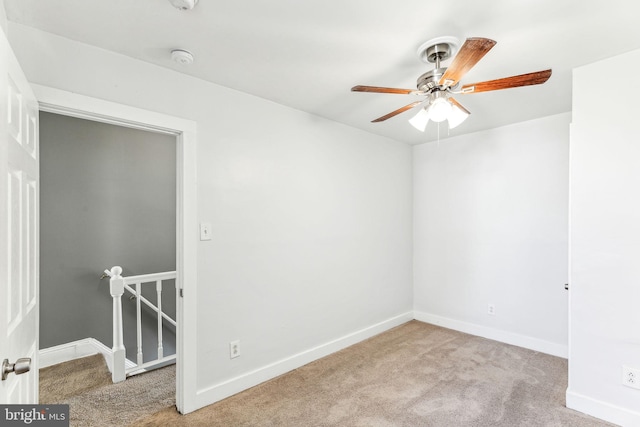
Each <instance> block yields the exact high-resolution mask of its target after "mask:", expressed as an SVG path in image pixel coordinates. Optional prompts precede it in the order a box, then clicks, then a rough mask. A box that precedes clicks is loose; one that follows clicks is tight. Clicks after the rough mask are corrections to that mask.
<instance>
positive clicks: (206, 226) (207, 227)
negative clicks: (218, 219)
mask: <svg viewBox="0 0 640 427" xmlns="http://www.w3.org/2000/svg"><path fill="white" fill-rule="evenodd" d="M200 240H211V224H210V223H208V222H201V223H200Z"/></svg>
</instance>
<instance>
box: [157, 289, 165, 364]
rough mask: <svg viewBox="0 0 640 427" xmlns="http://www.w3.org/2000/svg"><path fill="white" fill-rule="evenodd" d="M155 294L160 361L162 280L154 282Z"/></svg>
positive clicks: (160, 357) (159, 356) (161, 352)
mask: <svg viewBox="0 0 640 427" xmlns="http://www.w3.org/2000/svg"><path fill="white" fill-rule="evenodd" d="M156 293H157V294H158V359H162V358H163V357H164V356H163V353H164V349H163V347H162V280H156Z"/></svg>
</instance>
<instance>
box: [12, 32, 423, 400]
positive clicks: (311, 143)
mask: <svg viewBox="0 0 640 427" xmlns="http://www.w3.org/2000/svg"><path fill="white" fill-rule="evenodd" d="M9 39H10V41H11V43H12V46H13V48H14V50H15V51H16V55H17V56H18V59H19V60H20V62H21V64H22V67H23V69H24V70H25V72H26V74H27V77H28V78H29V79H30V81H31V82H34V83H38V84H42V85H46V86H51V87H55V88H59V89H63V90H67V91H71V92H76V93H80V94H84V95H88V96H92V97H96V98H101V99H105V100H109V101H114V102H119V103H122V104H127V105H132V106H135V107H139V108H144V109H148V110H153V111H158V112H161V113H165V114H169V115H173V116H178V117H183V118H187V119H191V120H195V121H196V122H197V126H198V159H199V160H198V198H199V215H200V218H199V220H201V221H208V222H211V223H212V224H213V240H212V241H210V242H201V243H200V246H199V251H198V278H199V279H198V280H199V283H198V296H197V298H198V304H199V305H198V325H199V329H198V331H197V335H198V354H197V357H198V365H197V366H194V367H193V369H195V370H197V373H198V374H197V376H198V388H199V390H200V391H201V396H200V397H199V401H198V405H199V406H202V405H204V404H207V403H210V402H211V401H212V400H214V399H219V398H221V397H224V395H225V394H228V393H232V392H234V391H238V390H239V389H240V388H242V387H246V386H248V385H251V384H252V382H255V381H253V380H259V379H260V380H262V379H266V378H268V377H269V376H270V375H274V374H277V373H279V370H280V367H282V368H283V369H284V368H289V369H290V368H291V367H295V366H296V364H299V363H304V362H306V361H308V360H309V359H310V358H313V357H317V356H319V355H322V353H323V351H325V350H327V351H329V350H335V349H336V348H339V347H340V346H344V345H348V344H349V343H351V342H353V341H354V340H357V339H361V338H362V337H364V336H366V335H367V334H370V333H373V332H376V331H380V330H382V329H384V328H388V327H390V326H392V325H395V324H398V323H401V322H403V321H404V320H408V319H410V318H411V313H410V312H411V309H412V306H411V300H412V287H411V281H412V277H411V276H412V270H411V262H412V260H411V252H412V244H411V241H412V219H411V218H412V208H411V206H412V205H411V204H412V198H411V194H412V184H411V182H412V176H411V148H410V147H409V146H407V145H405V144H401V143H398V142H395V141H392V140H389V139H386V138H382V137H378V136H374V135H371V134H368V133H365V132H363V131H360V130H356V129H352V128H349V127H346V126H343V125H341V124H338V123H335V122H331V121H328V120H325V119H322V118H319V117H316V116H312V115H309V114H306V113H303V112H300V111H296V110H293V109H290V108H287V107H283V106H281V105H278V104H275V103H272V102H269V101H266V100H263V99H260V98H256V97H254V96H250V95H247V94H244V93H240V92H237V91H234V90H230V89H227V88H224V87H221V86H218V85H215V84H211V83H207V82H205V81H202V80H199V79H195V78H190V77H187V76H185V75H181V74H179V73H176V72H173V71H170V70H167V69H163V68H159V67H157V66H153V65H150V64H147V63H144V62H140V61H136V60H133V59H131V58H127V57H125V56H122V55H117V54H113V53H110V52H107V51H104V50H101V49H97V48H94V47H90V46H88V45H84V44H80V43H77V42H73V41H70V40H68V39H64V38H61V37H58V36H54V35H51V34H47V33H44V32H41V31H38V30H33V29H30V28H28V27H23V26H20V25H15V24H11V23H10V24H9ZM194 232H197V230H194ZM358 332H360V333H358ZM354 333H355V334H356V335H350V334H354ZM231 340H241V352H242V355H241V357H239V358H237V359H233V360H230V359H229V347H228V346H229V342H230V341H231ZM335 340H338V341H335ZM326 343H331V344H330V345H327V346H324V345H325V344H326ZM318 346H320V347H318ZM305 352H306V353H305ZM274 364H275V365H274ZM274 366H275V368H274Z"/></svg>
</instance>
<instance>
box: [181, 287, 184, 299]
mask: <svg viewBox="0 0 640 427" xmlns="http://www.w3.org/2000/svg"><path fill="white" fill-rule="evenodd" d="M180 298H184V289H182V288H181V289H180Z"/></svg>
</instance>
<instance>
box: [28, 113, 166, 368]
mask: <svg viewBox="0 0 640 427" xmlns="http://www.w3.org/2000/svg"><path fill="white" fill-rule="evenodd" d="M176 143H177V141H176V137H175V136H174V135H169V134H162V133H157V132H150V131H147V130H139V129H131V128H126V127H122V126H117V125H115V124H107V123H100V122H96V121H93V120H86V119H80V118H75V117H69V116H64V115H59V114H53V113H48V112H41V113H40V181H41V185H40V206H41V208H40V212H41V214H40V275H41V280H40V300H41V304H40V345H39V347H40V349H41V352H40V354H41V367H46V366H48V365H50V364H51V362H58V360H56V358H51V357H50V355H60V356H61V357H60V358H62V359H63V360H64V358H65V352H66V354H68V355H69V356H73V357H72V358H74V359H75V358H78V357H79V356H83V352H89V353H95V352H96V351H97V352H99V353H105V351H106V353H105V360H106V362H107V366H108V367H109V369H110V371H112V372H117V373H120V372H121V375H122V376H121V378H120V379H119V380H122V379H124V372H125V370H126V371H127V372H129V373H130V374H134V373H141V372H146V371H148V370H150V369H153V368H157V367H161V366H166V365H167V364H171V363H173V362H174V361H175V353H176V322H175V319H176V291H175V280H174V277H175V276H176V252H177V251H176V212H177V208H176V201H177V199H176V188H177V185H176V155H177V150H176ZM114 266H120V267H121V269H122V270H123V271H122V276H127V280H128V281H131V280H130V279H133V278H131V276H136V277H137V276H139V275H145V277H146V279H145V280H148V281H146V282H140V283H139V284H138V285H135V284H134V285H133V286H127V287H126V288H125V289H126V290H127V292H125V294H126V295H124V298H120V299H119V300H118V301H117V303H118V304H119V306H120V307H121V310H120V311H121V312H122V315H123V317H124V319H123V322H122V324H120V323H118V324H114V322H116V320H118V319H116V318H115V316H114V313H113V310H112V296H111V295H110V293H109V288H110V286H109V277H108V274H105V273H103V272H104V271H105V270H111V269H112V267H114ZM159 273H162V274H163V276H165V277H164V280H159V279H160V278H161V277H162V276H160V275H159ZM171 273H173V274H171ZM150 275H151V276H150ZM138 323H139V325H138ZM114 328H117V329H119V330H122V331H123V334H122V336H123V338H124V339H123V344H124V349H126V359H122V360H121V361H122V363H123V365H122V366H120V367H118V366H116V365H117V363H115V362H114V361H113V360H112V359H113V355H112V353H111V351H107V349H108V348H109V347H112V348H114V347H116V343H111V341H112V338H113V333H112V332H113V330H114ZM42 349H45V350H42ZM49 349H54V350H53V351H51V350H49ZM55 350H57V351H55ZM72 352H73V353H72ZM47 359H49V360H47ZM125 361H126V368H125ZM140 366H144V368H143V369H140ZM127 368H128V369H127Z"/></svg>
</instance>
